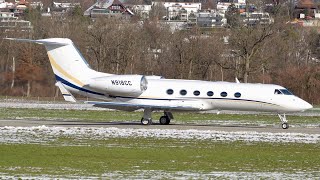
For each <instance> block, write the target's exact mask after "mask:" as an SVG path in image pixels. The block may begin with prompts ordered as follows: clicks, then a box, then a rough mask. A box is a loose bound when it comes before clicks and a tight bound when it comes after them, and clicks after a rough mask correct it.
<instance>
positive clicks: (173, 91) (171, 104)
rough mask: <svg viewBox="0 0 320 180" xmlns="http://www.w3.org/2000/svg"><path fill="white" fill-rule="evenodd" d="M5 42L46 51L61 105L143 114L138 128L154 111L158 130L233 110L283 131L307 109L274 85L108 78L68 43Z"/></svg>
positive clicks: (290, 94)
mask: <svg viewBox="0 0 320 180" xmlns="http://www.w3.org/2000/svg"><path fill="white" fill-rule="evenodd" d="M7 39H9V40H15V41H22V42H32V43H38V44H43V45H44V46H45V47H46V49H47V53H48V56H49V60H50V63H51V66H52V69H53V72H54V74H55V77H56V81H57V82H56V86H58V87H59V88H60V90H61V92H62V95H63V97H64V99H65V100H66V101H71V102H75V101H76V100H75V98H74V97H73V95H72V94H71V93H75V94H80V95H83V96H87V97H90V98H95V99H99V100H100V101H86V102H85V103H88V104H93V105H94V106H97V107H102V108H110V109H118V110H125V111H134V110H138V109H143V110H144V113H143V117H142V119H141V124H143V125H150V124H152V118H151V113H152V111H154V110H161V111H164V115H163V116H161V117H160V120H159V121H160V124H162V125H164V124H169V123H170V120H171V119H173V115H172V113H171V111H205V110H236V111H259V112H274V113H277V114H278V116H279V118H280V120H281V123H282V128H283V129H287V128H288V127H289V125H288V122H287V119H286V115H285V114H286V113H291V112H300V111H305V110H307V109H310V108H312V105H310V104H309V103H308V102H306V101H304V100H302V99H300V98H299V97H297V96H295V95H293V94H292V93H291V92H290V91H288V90H287V89H286V88H284V87H282V86H278V85H273V84H251V83H239V82H236V83H231V82H211V81H199V80H183V79H164V78H162V77H161V76H144V75H115V74H107V73H102V72H97V71H95V70H93V69H91V68H90V66H89V64H88V63H87V61H86V60H85V58H84V57H83V56H82V55H81V53H80V52H79V51H78V50H77V48H76V47H75V45H74V44H73V42H72V41H71V40H70V39H64V38H50V39H39V40H29V39H15V38H7Z"/></svg>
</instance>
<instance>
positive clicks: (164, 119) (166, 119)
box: [159, 116, 170, 125]
mask: <svg viewBox="0 0 320 180" xmlns="http://www.w3.org/2000/svg"><path fill="white" fill-rule="evenodd" d="M159 122H160V124H161V125H168V124H170V118H169V117H168V116H161V117H160V119H159Z"/></svg>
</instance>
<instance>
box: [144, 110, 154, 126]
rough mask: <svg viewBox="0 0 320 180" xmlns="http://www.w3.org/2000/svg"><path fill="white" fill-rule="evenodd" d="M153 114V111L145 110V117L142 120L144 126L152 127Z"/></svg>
mask: <svg viewBox="0 0 320 180" xmlns="http://www.w3.org/2000/svg"><path fill="white" fill-rule="evenodd" d="M151 112H152V110H151V109H144V111H143V117H142V118H141V124H142V125H151V124H152V118H151Z"/></svg>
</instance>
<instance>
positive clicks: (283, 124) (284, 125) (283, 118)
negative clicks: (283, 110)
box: [278, 114, 289, 129]
mask: <svg viewBox="0 0 320 180" xmlns="http://www.w3.org/2000/svg"><path fill="white" fill-rule="evenodd" d="M278 116H279V118H280V120H281V127H282V129H288V128H289V124H288V121H287V118H286V114H283V115H281V114H278Z"/></svg>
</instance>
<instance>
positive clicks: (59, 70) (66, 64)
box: [6, 38, 110, 101]
mask: <svg viewBox="0 0 320 180" xmlns="http://www.w3.org/2000/svg"><path fill="white" fill-rule="evenodd" d="M6 39H8V40H14V41H22V42H31V43H37V44H42V45H44V46H45V48H46V50H47V53H48V57H49V60H50V64H51V67H52V70H53V72H54V75H55V77H56V80H57V82H61V83H62V84H63V85H64V86H65V87H66V88H63V86H61V85H60V86H58V87H59V88H60V90H61V92H65V91H66V90H67V89H69V90H70V89H72V88H73V89H77V90H85V89H84V88H83V87H84V86H86V85H87V82H88V81H89V80H90V79H92V78H97V77H101V76H108V75H110V74H106V73H101V72H97V71H95V70H93V69H91V68H90V66H89V64H88V63H87V61H86V60H85V58H84V57H83V56H82V55H81V53H80V52H79V50H78V49H77V48H76V47H75V45H74V44H73V42H72V41H71V40H70V39H66V38H50V39H39V40H30V39H16V38H6ZM59 84H60V83H59ZM61 87H62V88H63V89H61ZM85 91H88V90H85ZM62 94H63V95H64V94H65V95H66V97H65V95H64V97H65V99H66V100H67V101H73V100H70V98H67V96H68V97H69V96H70V94H71V93H62Z"/></svg>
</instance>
